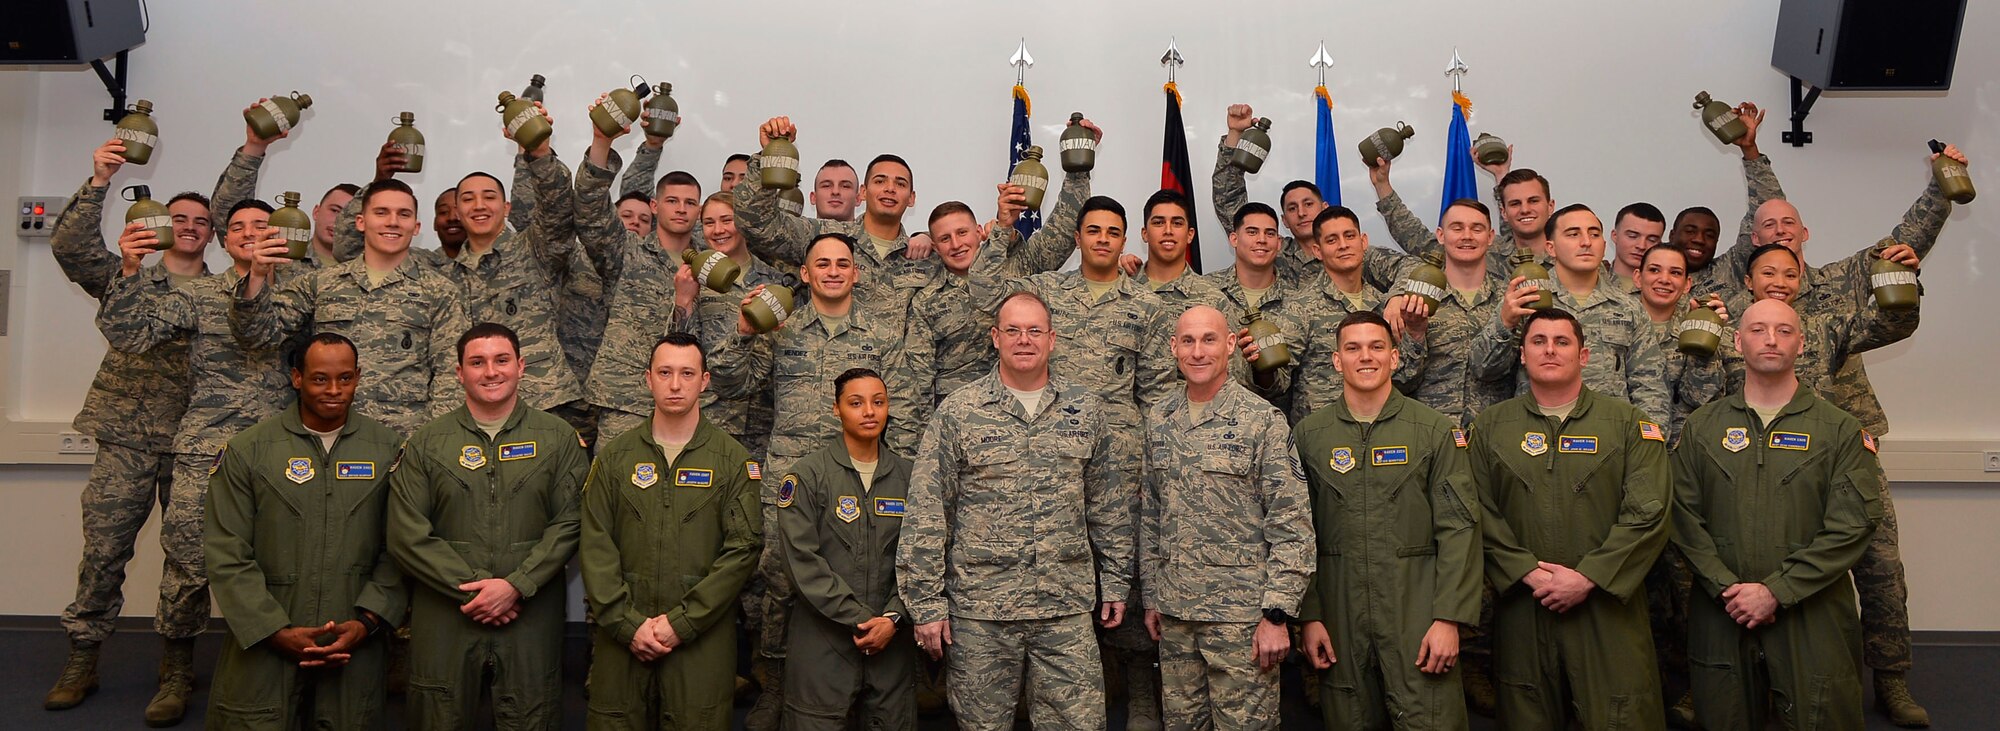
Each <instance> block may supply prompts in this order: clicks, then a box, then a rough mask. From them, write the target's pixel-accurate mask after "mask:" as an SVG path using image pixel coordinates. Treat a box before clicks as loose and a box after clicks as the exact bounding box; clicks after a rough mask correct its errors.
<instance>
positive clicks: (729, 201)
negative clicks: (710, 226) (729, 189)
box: [695, 191, 736, 215]
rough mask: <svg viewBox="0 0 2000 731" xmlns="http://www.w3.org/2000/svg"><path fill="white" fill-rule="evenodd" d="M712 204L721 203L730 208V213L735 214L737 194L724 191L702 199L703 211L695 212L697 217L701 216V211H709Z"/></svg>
mask: <svg viewBox="0 0 2000 731" xmlns="http://www.w3.org/2000/svg"><path fill="white" fill-rule="evenodd" d="M710 203H721V204H722V205H725V206H728V207H729V210H730V212H732V213H734V212H735V211H736V194H735V193H724V192H722V191H716V192H714V193H710V194H708V197H707V198H703V199H701V209H700V210H697V211H696V212H695V213H696V215H700V213H701V211H705V210H708V204H710Z"/></svg>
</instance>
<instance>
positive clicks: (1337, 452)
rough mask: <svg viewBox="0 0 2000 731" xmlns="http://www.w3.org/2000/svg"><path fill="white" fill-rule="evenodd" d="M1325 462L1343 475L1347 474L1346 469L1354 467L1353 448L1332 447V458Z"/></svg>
mask: <svg viewBox="0 0 2000 731" xmlns="http://www.w3.org/2000/svg"><path fill="white" fill-rule="evenodd" d="M1326 464H1327V466H1328V467H1332V468H1333V471H1335V472H1338V473H1340V474H1343V475H1344V474H1347V471H1348V470H1351V469H1354V449H1353V448H1352V447H1334V448H1333V458H1332V459H1329V460H1327V461H1326Z"/></svg>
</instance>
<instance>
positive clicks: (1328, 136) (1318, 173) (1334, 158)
mask: <svg viewBox="0 0 2000 731" xmlns="http://www.w3.org/2000/svg"><path fill="white" fill-rule="evenodd" d="M1313 96H1315V97H1317V101H1316V103H1315V104H1314V105H1313V106H1315V107H1317V108H1318V110H1319V132H1318V133H1317V134H1316V135H1315V136H1316V137H1317V144H1316V145H1315V146H1314V148H1313V184H1314V185H1318V186H1319V195H1320V197H1321V198H1324V199H1326V204H1327V205H1329V206H1337V205H1340V153H1338V152H1336V151H1335V149H1334V147H1335V143H1334V139H1333V95H1332V94H1329V93H1327V90H1326V87H1325V86H1321V87H1319V88H1317V89H1313Z"/></svg>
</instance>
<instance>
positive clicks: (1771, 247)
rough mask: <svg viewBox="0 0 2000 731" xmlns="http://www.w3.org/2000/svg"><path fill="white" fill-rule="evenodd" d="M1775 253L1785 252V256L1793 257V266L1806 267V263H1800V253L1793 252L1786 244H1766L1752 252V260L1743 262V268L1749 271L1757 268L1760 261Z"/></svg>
mask: <svg viewBox="0 0 2000 731" xmlns="http://www.w3.org/2000/svg"><path fill="white" fill-rule="evenodd" d="M1773 251H1782V252H1785V256H1788V257H1791V259H1792V264H1794V265H1797V266H1799V267H1804V266H1805V262H1802V261H1799V254H1798V252H1795V251H1792V250H1791V248H1790V247H1787V246H1785V245H1784V244H1765V245H1763V246H1759V247H1757V248H1755V249H1752V250H1751V251H1750V258H1748V259H1745V260H1743V268H1744V269H1746V270H1748V269H1749V268H1751V267H1754V266H1757V260H1758V259H1762V258H1764V257H1765V256H1766V255H1768V254H1770V253H1771V252H1773Z"/></svg>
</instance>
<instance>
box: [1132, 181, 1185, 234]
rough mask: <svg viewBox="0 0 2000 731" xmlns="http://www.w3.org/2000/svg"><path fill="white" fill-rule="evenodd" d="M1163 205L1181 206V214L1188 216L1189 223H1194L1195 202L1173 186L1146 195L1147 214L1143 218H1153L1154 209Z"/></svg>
mask: <svg viewBox="0 0 2000 731" xmlns="http://www.w3.org/2000/svg"><path fill="white" fill-rule="evenodd" d="M1163 205H1171V206H1177V207H1179V208H1180V209H1181V215H1183V216H1186V217H1187V218H1188V225H1189V226H1193V225H1194V204H1193V203H1191V202H1189V201H1188V197H1187V196H1185V195H1182V194H1181V192H1180V191H1178V190H1174V189H1172V188H1161V189H1160V190H1159V192H1157V193H1154V194H1152V195H1150V196H1147V197H1146V215H1145V216H1144V219H1143V220H1148V221H1150V220H1152V219H1153V209H1155V208H1159V207H1160V206H1163Z"/></svg>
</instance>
